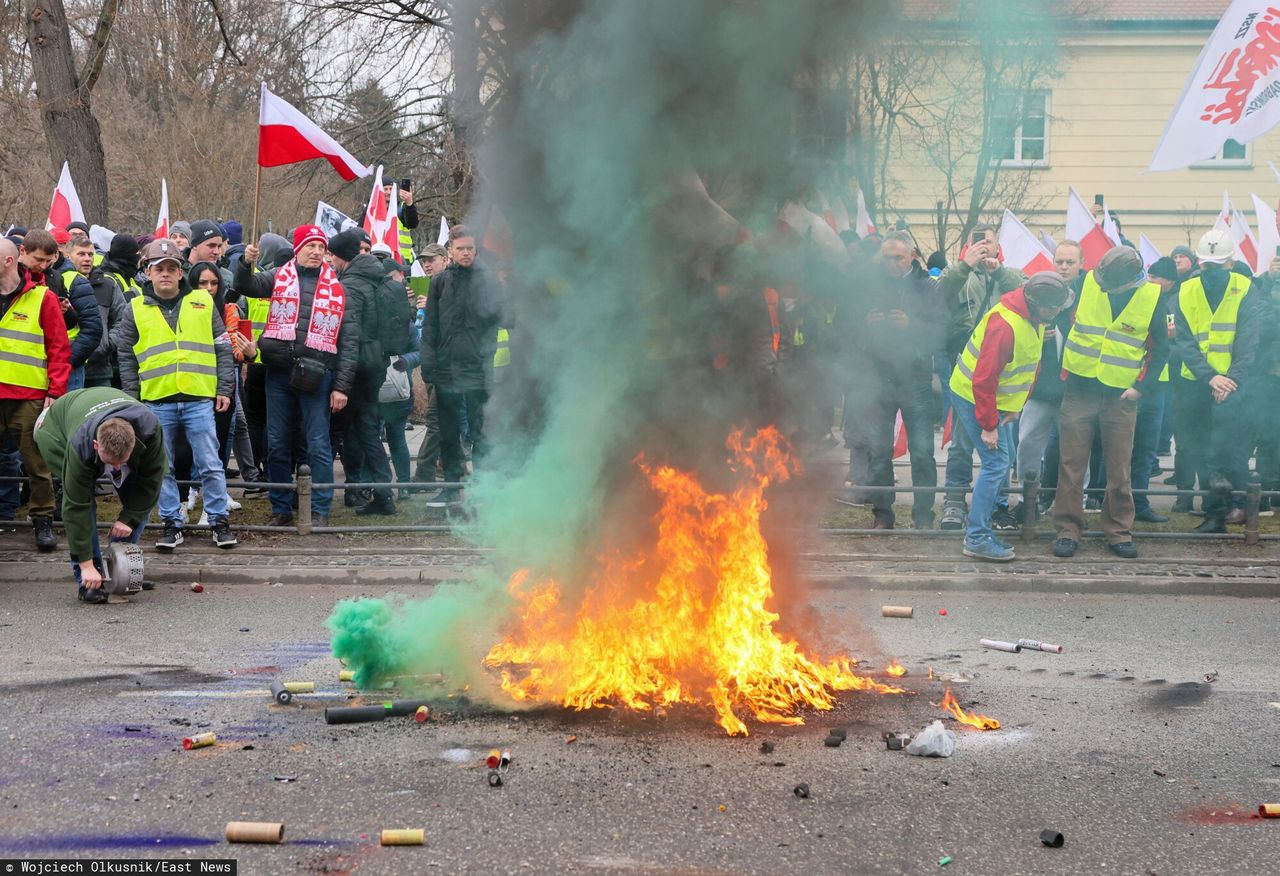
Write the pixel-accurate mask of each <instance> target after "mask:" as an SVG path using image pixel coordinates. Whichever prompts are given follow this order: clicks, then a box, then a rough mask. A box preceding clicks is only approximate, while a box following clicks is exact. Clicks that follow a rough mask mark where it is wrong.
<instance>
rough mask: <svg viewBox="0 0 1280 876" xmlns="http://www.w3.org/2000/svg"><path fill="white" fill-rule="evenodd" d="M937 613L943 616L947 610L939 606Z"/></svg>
mask: <svg viewBox="0 0 1280 876" xmlns="http://www.w3.org/2000/svg"><path fill="white" fill-rule="evenodd" d="M938 614H940V615H942V616H943V617H946V616H947V610H946V609H945V608H940V609H938Z"/></svg>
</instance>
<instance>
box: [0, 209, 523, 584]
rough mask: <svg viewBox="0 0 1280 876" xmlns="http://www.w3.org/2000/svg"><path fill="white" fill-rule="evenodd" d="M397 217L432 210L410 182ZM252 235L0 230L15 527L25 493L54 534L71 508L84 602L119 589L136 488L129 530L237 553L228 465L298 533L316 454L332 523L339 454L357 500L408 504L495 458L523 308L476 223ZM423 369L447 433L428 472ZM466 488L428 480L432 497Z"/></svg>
mask: <svg viewBox="0 0 1280 876" xmlns="http://www.w3.org/2000/svg"><path fill="white" fill-rule="evenodd" d="M389 189H390V186H388V190H389ZM388 194H389V191H388ZM399 219H400V222H401V224H402V227H403V228H405V229H411V228H413V227H414V226H416V224H417V215H416V210H415V209H414V208H413V200H412V192H401V204H400V211H399ZM242 234H243V230H242V227H241V226H240V225H239V224H238V223H236V222H224V223H219V222H215V221H213V220H207V219H201V220H197V221H193V222H175V223H173V225H172V226H171V228H170V230H169V236H168V237H160V238H155V237H154V236H153V235H146V236H142V237H138V236H134V235H131V234H127V233H122V234H117V235H115V236H114V237H113V238H112V240H111V242H110V246H109V247H108V248H107V249H106V251H101V252H100V251H98V250H97V249H96V248H95V246H94V244H93V243H92V242H91V241H90V239H89V236H88V235H89V229H88V227H87V226H85V225H84V223H71V225H70V226H69V227H67V228H53V229H49V230H45V229H31V230H28V229H26V228H23V227H17V226H13V227H10V228H9V230H8V232H7V234H6V235H5V237H4V238H2V239H0V476H2V477H5V478H7V480H4V481H0V520H12V519H14V516H15V513H16V511H17V509H18V508H19V507H20V506H21V505H22V504H26V505H27V510H28V514H29V517H30V520H31V523H32V528H33V531H34V536H35V544H36V547H37V548H38V549H39V550H41V551H52V550H54V549H56V547H57V544H58V539H57V535H56V533H55V531H54V527H53V522H54V520H55V519H60V520H61V521H62V523H63V526H64V529H65V534H66V540H67V545H68V548H69V550H70V554H71V565H72V571H73V575H74V578H75V581H76V584H77V587H78V594H79V597H80V599H81V600H83V601H85V602H88V603H95V604H96V603H102V602H105V601H107V593H106V591H105V589H104V588H103V581H104V575H105V572H106V569H105V568H104V564H103V559H102V548H101V545H100V543H99V537H98V531H97V505H96V498H97V497H98V496H103V495H110V494H112V493H115V494H116V495H118V497H119V500H120V505H121V510H120V512H119V515H118V517H117V519H116V520H115V521H114V522H113V524H112V525H111V527H110V535H109V538H110V540H111V541H129V542H132V543H134V544H138V543H139V542H140V539H141V536H142V533H143V530H144V529H145V528H146V525H147V522H148V520H149V518H151V516H152V513H153V511H154V513H155V515H156V517H158V520H159V525H160V527H162V531H161V534H160V535H159V537H158V538H157V539H156V541H155V545H154V547H155V549H156V550H157V551H160V552H165V553H168V552H172V551H174V550H175V549H177V548H178V547H179V546H180V545H182V544H183V542H184V540H185V539H186V538H187V537H188V534H189V529H191V528H200V529H202V528H207V529H208V530H210V531H211V532H212V538H213V543H214V544H215V545H216V546H217V547H219V548H226V549H229V548H234V547H235V546H236V545H237V538H236V535H235V533H234V532H233V529H232V526H231V520H230V514H231V512H233V511H236V510H239V509H240V508H241V507H242V506H241V504H240V503H239V502H238V501H237V500H236V499H234V498H232V496H231V495H230V492H229V491H228V488H227V482H228V480H229V479H230V480H235V479H236V478H239V479H240V480H242V481H244V482H246V484H247V487H246V489H245V490H244V497H255V496H261V495H262V494H263V493H264V492H265V493H266V495H267V498H268V499H269V501H270V504H271V517H270V525H273V526H289V525H292V524H293V522H294V512H295V509H296V506H297V496H298V493H297V491H296V490H294V489H286V488H285V486H284V485H288V484H290V483H292V482H293V479H294V477H295V473H296V471H297V468H298V466H300V465H302V464H306V465H308V466H310V470H311V477H312V479H313V481H314V482H315V483H316V484H317V485H318V486H317V487H316V488H315V489H314V490H313V491H312V492H311V499H310V502H311V508H310V510H311V522H312V525H313V526H316V527H324V526H327V525H328V522H329V515H330V511H331V507H332V503H333V500H334V490H333V488H332V486H331V485H332V484H333V483H334V460H335V458H340V459H341V461H342V465H343V470H344V480H343V485H344V489H343V494H344V502H345V503H346V505H347V506H349V507H353V508H354V509H355V513H356V514H360V515H393V514H396V513H397V507H396V500H397V497H396V494H395V492H394V487H393V486H392V485H394V484H396V483H407V482H409V481H419V482H422V481H429V482H430V481H441V482H448V483H451V484H456V483H458V482H460V481H462V480H463V479H464V477H465V476H466V473H467V461H468V458H473V459H477V460H478V459H479V458H480V457H482V456H483V454H484V451H485V437H484V408H485V404H486V402H487V399H488V392H489V389H490V387H491V386H492V381H493V373H494V369H495V367H496V368H501V367H503V366H505V365H506V363H507V361H509V354H508V350H507V347H506V340H507V326H506V323H505V320H506V317H505V313H506V311H507V307H506V297H505V293H504V290H503V285H502V283H501V282H500V281H499V280H498V278H497V276H496V274H494V273H492V272H490V271H489V270H487V269H486V268H485V267H484V266H482V265H480V264H477V262H476V239H475V235H474V234H473V233H472V232H471V231H470V230H468V229H467V228H466V227H465V226H461V225H457V226H454V228H453V229H452V230H451V232H450V235H449V239H448V246H447V247H445V246H440V245H436V244H432V245H430V246H427V247H425V248H424V250H423V251H422V253H420V254H418V253H415V252H414V251H413V249H412V245H413V242H412V237H411V235H410V234H408V233H404V234H402V236H401V241H400V244H401V245H400V247H399V251H398V252H395V251H393V250H392V248H391V247H390V246H388V245H386V244H378V245H374V243H373V241H372V240H371V239H370V237H369V235H368V234H366V233H365V232H364V231H362V230H361V229H359V228H358V227H353V228H348V229H346V230H343V231H341V232H339V233H337V234H334V235H333V236H332V237H329V236H327V235H326V234H325V232H324V231H323V230H322V229H321V228H319V227H318V226H315V225H299V226H297V227H296V228H294V229H293V230H292V232H291V239H288V238H285V237H283V236H281V235H277V234H272V233H267V234H264V235H262V237H261V238H260V239H259V240H258V241H257V242H250V243H245V242H243V241H242V239H241V237H242ZM415 263H416V264H415ZM415 274H417V275H418V276H419V277H422V278H424V280H425V282H423V283H422V284H419V283H418V282H412V283H411V282H410V278H411V277H412V276H413V275H415ZM416 369H421V371H422V376H423V382H422V383H419V384H418V386H425V387H426V394H427V398H426V400H425V401H426V410H427V418H426V419H427V430H428V435H427V439H426V440H424V441H423V442H422V446H421V449H420V451H419V453H418V457H417V465H416V470H411V460H410V455H409V451H408V446H407V442H406V440H405V431H406V424H407V420H408V418H409V415H410V411H411V409H412V407H413V403H414V399H413V391H414V390H413V387H414V386H415V382H414V381H413V379H412V376H413V373H414V371H415V370H416ZM384 439H385V446H384ZM387 448H390V452H389V453H388V449H387ZM233 458H234V464H233V462H232V460H233ZM393 470H394V471H393ZM20 476H25V481H22V480H21V479H20ZM180 481H189V482H196V483H198V484H199V486H198V487H192V488H190V489H181V488H180V486H179V482H180ZM258 484H263V485H268V487H269V488H266V489H264V488H263V487H259V486H257V485H258ZM366 484H367V485H369V486H363V485H366ZM460 498H461V497H460V491H459V490H458V489H457V488H456V487H448V486H445V487H442V488H440V489H438V490H436V491H434V492H427V493H426V499H427V504H428V505H430V506H433V507H449V506H451V505H454V504H457V503H458V502H459V501H460ZM197 502H199V503H200V504H201V506H202V511H201V516H200V518H199V520H198V522H196V523H195V524H194V526H193V524H192V520H191V517H192V515H193V514H194V513H195V507H196V503H197Z"/></svg>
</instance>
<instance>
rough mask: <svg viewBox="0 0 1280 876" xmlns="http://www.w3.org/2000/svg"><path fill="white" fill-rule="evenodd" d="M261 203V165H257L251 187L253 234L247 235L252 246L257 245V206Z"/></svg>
mask: <svg viewBox="0 0 1280 876" xmlns="http://www.w3.org/2000/svg"><path fill="white" fill-rule="evenodd" d="M260 203H262V165H261V164H259V165H258V180H257V182H256V183H255V184H254V186H253V232H252V233H251V234H250V235H249V242H250V243H252V244H253V245H254V246H257V245H258V205H259V204H260Z"/></svg>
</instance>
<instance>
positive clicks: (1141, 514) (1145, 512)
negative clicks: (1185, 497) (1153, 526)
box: [1133, 508, 1169, 523]
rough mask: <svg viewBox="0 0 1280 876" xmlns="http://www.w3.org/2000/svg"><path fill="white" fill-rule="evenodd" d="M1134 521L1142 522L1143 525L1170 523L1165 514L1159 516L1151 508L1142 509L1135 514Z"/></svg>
mask: <svg viewBox="0 0 1280 876" xmlns="http://www.w3.org/2000/svg"><path fill="white" fill-rule="evenodd" d="M1133 519H1134V520H1141V521H1142V522H1143V523H1168V522H1169V518H1168V517H1165V516H1164V515H1163V514H1157V513H1156V512H1155V511H1154V510H1153V509H1151V508H1141V509H1139V510H1137V511H1135V512H1133Z"/></svg>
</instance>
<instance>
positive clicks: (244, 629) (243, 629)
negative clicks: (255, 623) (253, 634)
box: [240, 627, 249, 633]
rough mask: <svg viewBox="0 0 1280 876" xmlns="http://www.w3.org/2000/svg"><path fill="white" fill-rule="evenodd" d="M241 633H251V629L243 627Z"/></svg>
mask: <svg viewBox="0 0 1280 876" xmlns="http://www.w3.org/2000/svg"><path fill="white" fill-rule="evenodd" d="M240 632H242V633H247V632H249V628H248V627H241V628H240Z"/></svg>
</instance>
